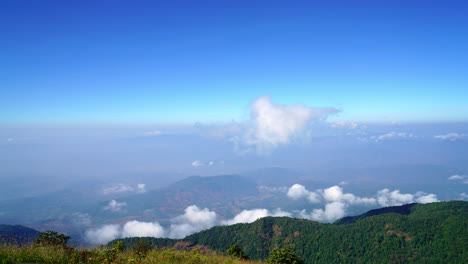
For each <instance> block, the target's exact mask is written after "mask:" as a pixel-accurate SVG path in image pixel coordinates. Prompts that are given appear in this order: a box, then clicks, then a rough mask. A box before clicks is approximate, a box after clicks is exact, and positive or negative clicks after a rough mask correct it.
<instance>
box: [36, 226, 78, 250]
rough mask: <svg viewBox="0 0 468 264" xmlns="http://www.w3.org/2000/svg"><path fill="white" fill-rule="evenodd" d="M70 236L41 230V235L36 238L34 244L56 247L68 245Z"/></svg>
mask: <svg viewBox="0 0 468 264" xmlns="http://www.w3.org/2000/svg"><path fill="white" fill-rule="evenodd" d="M69 239H70V237H69V236H65V235H64V234H59V233H57V232H54V231H51V230H47V231H45V232H41V233H40V234H39V236H38V237H37V238H36V239H35V240H34V244H36V245H41V246H56V247H64V248H66V247H68V240H69Z"/></svg>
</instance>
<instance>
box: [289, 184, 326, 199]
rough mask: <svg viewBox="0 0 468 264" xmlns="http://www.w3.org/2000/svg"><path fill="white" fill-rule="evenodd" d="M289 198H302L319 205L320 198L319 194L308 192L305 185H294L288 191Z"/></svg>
mask: <svg viewBox="0 0 468 264" xmlns="http://www.w3.org/2000/svg"><path fill="white" fill-rule="evenodd" d="M286 195H287V196H288V197H290V198H292V199H294V200H298V199H302V198H307V200H309V201H310V202H311V203H319V202H320V197H319V195H318V194H317V193H315V192H311V191H309V190H307V189H306V188H305V187H304V186H303V185H300V184H294V185H292V186H291V187H289V189H288V193H287V194H286Z"/></svg>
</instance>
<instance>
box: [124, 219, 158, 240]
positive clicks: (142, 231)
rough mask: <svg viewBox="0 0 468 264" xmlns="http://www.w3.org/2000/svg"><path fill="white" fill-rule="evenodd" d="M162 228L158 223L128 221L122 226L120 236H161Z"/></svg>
mask: <svg viewBox="0 0 468 264" xmlns="http://www.w3.org/2000/svg"><path fill="white" fill-rule="evenodd" d="M163 236H164V229H163V227H162V226H161V225H160V224H159V223H158V222H154V223H149V222H139V221H136V220H134V221H129V222H127V223H125V225H124V226H123V228H122V233H121V235H120V237H122V238H125V237H163Z"/></svg>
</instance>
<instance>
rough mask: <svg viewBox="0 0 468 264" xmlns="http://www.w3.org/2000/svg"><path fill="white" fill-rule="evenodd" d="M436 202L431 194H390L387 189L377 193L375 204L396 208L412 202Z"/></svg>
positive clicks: (395, 192)
mask: <svg viewBox="0 0 468 264" xmlns="http://www.w3.org/2000/svg"><path fill="white" fill-rule="evenodd" d="M438 201H439V200H438V199H437V196H436V195H435V194H432V193H431V194H426V193H424V192H417V193H416V194H410V193H406V194H403V193H400V191H399V190H394V191H392V192H391V191H390V190H389V189H382V190H380V191H378V192H377V202H378V204H379V205H380V206H397V205H403V204H408V203H414V202H417V203H433V202H438Z"/></svg>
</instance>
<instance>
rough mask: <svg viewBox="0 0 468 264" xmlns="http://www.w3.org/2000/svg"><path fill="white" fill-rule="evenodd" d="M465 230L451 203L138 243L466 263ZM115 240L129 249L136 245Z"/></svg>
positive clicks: (260, 254) (460, 206)
mask: <svg viewBox="0 0 468 264" xmlns="http://www.w3.org/2000/svg"><path fill="white" fill-rule="evenodd" d="M467 227H468V202H463V201H451V202H438V203H431V204H410V205H403V206H397V207H388V208H382V209H377V210H372V211H369V212H367V213H365V214H363V215H360V216H356V217H347V218H344V219H341V220H338V221H337V222H335V223H334V224H322V223H317V222H313V221H309V220H304V219H294V218H288V217H266V218H262V219H259V220H257V221H255V222H253V223H251V224H236V225H232V226H217V227H213V228H211V229H208V230H205V231H202V232H199V233H195V234H193V235H190V236H188V237H186V238H185V239H182V240H173V239H163V238H144V239H143V241H145V243H148V244H150V245H151V246H154V247H157V248H165V247H173V246H174V245H175V244H176V243H180V242H185V243H186V244H187V245H189V246H194V245H203V246H206V247H208V248H210V249H213V250H215V251H217V252H225V251H226V250H227V249H229V248H230V247H231V246H232V245H234V244H236V245H239V247H240V248H241V249H242V251H243V252H244V253H245V254H246V255H247V256H248V257H249V258H250V259H253V260H258V259H263V260H265V259H267V258H268V257H269V255H270V252H271V251H273V250H274V249H278V248H283V247H285V246H290V247H291V248H292V251H293V252H294V253H296V254H297V255H298V256H299V257H300V258H301V259H302V260H303V261H304V262H305V263H468V232H467V230H468V228H467ZM119 241H122V242H123V243H124V244H126V245H128V246H131V245H132V244H135V243H139V242H140V241H142V240H141V239H140V238H127V239H121V240H119ZM114 242H115V241H114ZM114 242H111V243H114Z"/></svg>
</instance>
